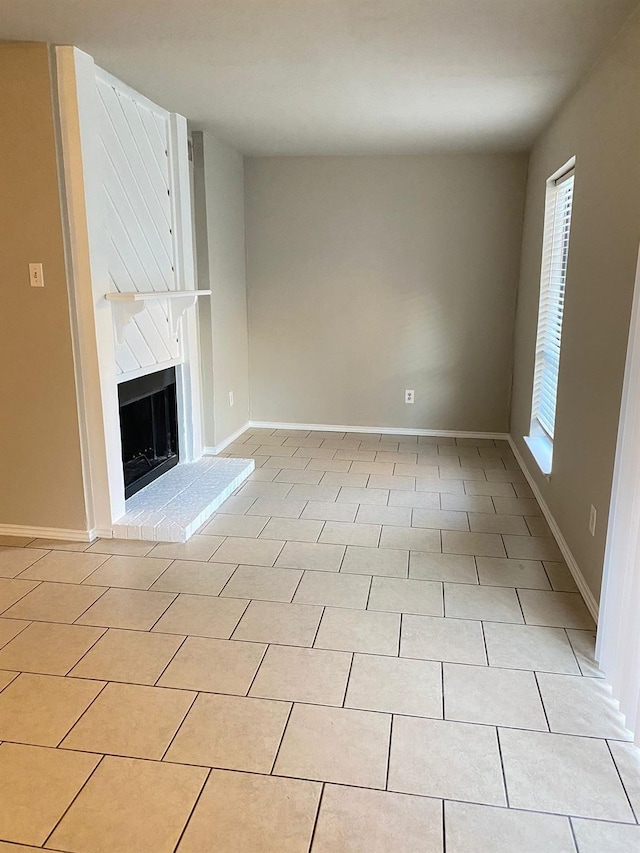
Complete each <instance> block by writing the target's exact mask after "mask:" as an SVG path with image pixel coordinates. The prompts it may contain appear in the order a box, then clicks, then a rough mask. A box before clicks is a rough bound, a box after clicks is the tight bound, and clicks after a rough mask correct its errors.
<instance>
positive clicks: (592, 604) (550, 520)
mask: <svg viewBox="0 0 640 853" xmlns="http://www.w3.org/2000/svg"><path fill="white" fill-rule="evenodd" d="M507 440H508V442H509V445H510V446H511V450H512V451H513V455H514V456H515V457H516V461H517V463H518V465H519V466H520V468H521V469H522V473H523V474H524V476H525V477H526V478H527V482H528V483H529V485H530V486H531V491H532V492H533V494H534V495H535V498H536V500H537V501H538V503H539V504H540V509H541V510H542V514H543V515H544V517H545V518H546V520H547V524H548V525H549V527H550V528H551V532H552V533H553V537H554V539H555V540H556V542H557V543H558V547H559V548H560V551H561V552H562V556H563V557H564V559H565V561H566V563H567V566H568V567H569V571H570V572H571V574H572V576H573V579H574V581H575V582H576V586H577V587H578V589H579V590H580V594H581V595H582V598H583V599H584V603H585V604H586V605H587V609H588V611H589V613H590V614H591V615H592V616H593V619H594V621H595V622H596V624H597V623H598V602H597V601H596V599H595V597H594V595H593V593H592V592H591V590H590V589H589V586H588V584H587V582H586V580H585V579H584V575H583V574H582V572H581V571H580V566H579V565H578V563H577V561H576V558H575V557H574V556H573V554H572V553H571V549H570V548H569V546H568V544H567V540H566V539H565V538H564V536H563V535H562V531H561V530H560V528H559V527H558V522H557V521H556V520H555V518H554V517H553V515H552V513H551V510H550V509H549V507H548V506H547V504H546V502H545V500H544V498H543V497H542V493H541V492H540V489H539V488H538V485H537V483H536V481H535V480H534V479H533V477H532V475H531V472H530V471H529V469H528V468H527V465H526V463H525V461H524V459H523V458H522V455H521V454H520V451H519V450H518V448H517V447H516V443H515V441H514V440H513V438H512V436H509V437H508V439H507Z"/></svg>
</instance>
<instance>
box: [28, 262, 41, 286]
mask: <svg viewBox="0 0 640 853" xmlns="http://www.w3.org/2000/svg"><path fill="white" fill-rule="evenodd" d="M29 279H30V280H31V287H44V275H43V273H42V264H29Z"/></svg>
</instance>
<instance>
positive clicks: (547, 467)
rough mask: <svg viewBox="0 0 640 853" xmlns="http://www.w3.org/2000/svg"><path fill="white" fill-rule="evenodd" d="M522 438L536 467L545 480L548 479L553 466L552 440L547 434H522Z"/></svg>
mask: <svg viewBox="0 0 640 853" xmlns="http://www.w3.org/2000/svg"><path fill="white" fill-rule="evenodd" d="M523 439H524V442H525V444H526V445H527V447H528V448H529V452H530V453H531V455H532V456H533V458H534V459H535V461H536V464H537V465H538V468H539V469H540V470H541V471H542V473H543V474H544V475H545V477H546V478H547V480H550V479H551V469H552V467H553V441H551V439H550V438H549V436H548V435H524V436H523Z"/></svg>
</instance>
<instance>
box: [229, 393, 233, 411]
mask: <svg viewBox="0 0 640 853" xmlns="http://www.w3.org/2000/svg"><path fill="white" fill-rule="evenodd" d="M231 406H233V391H229V408H231Z"/></svg>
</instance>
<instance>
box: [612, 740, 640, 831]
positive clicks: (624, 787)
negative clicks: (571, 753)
mask: <svg viewBox="0 0 640 853" xmlns="http://www.w3.org/2000/svg"><path fill="white" fill-rule="evenodd" d="M603 740H604V742H605V744H606V746H607V750H608V752H609V755H610V756H611V760H612V761H613V766H614V767H615V768H616V773H617V774H618V779H619V780H620V784H621V785H622V790H623V791H624V795H625V797H626V798H627V802H628V804H629V808H630V809H631V814H632V815H633V817H634V818H635V821H636V825H637V824H638V822H639V821H638V817H639V815H638V814H636V810H635V809H634V807H633V803H632V802H631V797H630V796H629V792H628V791H627V786H626V785H625V784H624V779H623V778H622V773H620V768H619V767H618V762H617V761H616V759H615V756H614V754H613V752H612V751H611V744H610V743H609V740H613V738H603ZM623 743H629V741H623Z"/></svg>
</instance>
